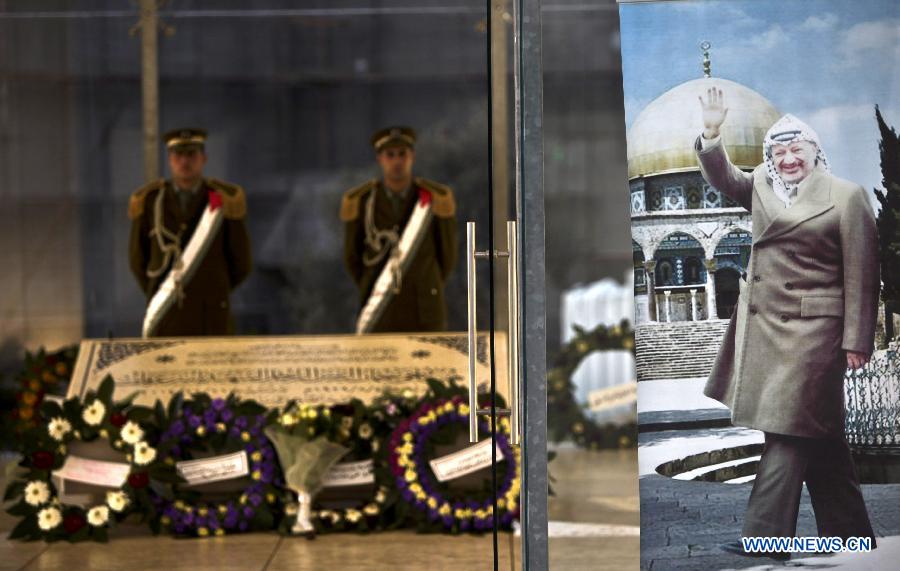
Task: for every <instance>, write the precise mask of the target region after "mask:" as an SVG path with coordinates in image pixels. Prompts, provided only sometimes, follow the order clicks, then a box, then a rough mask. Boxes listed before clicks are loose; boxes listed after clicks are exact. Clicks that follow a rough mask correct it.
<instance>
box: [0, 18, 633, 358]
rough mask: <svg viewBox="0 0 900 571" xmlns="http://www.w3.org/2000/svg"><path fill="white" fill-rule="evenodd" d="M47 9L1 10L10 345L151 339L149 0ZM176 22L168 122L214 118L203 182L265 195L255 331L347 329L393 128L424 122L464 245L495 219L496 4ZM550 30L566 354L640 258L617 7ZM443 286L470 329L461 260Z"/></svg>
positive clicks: (253, 208) (428, 163)
mask: <svg viewBox="0 0 900 571" xmlns="http://www.w3.org/2000/svg"><path fill="white" fill-rule="evenodd" d="M410 5H415V9H408V8H407V9H405V10H400V11H398V10H396V8H398V7H408V6H410ZM238 6H239V10H240V12H238ZM37 9H38V8H37V7H36V6H35V4H34V3H33V2H25V1H21V0H20V1H12V0H6V1H3V0H0V168H2V171H0V193H2V197H3V201H4V203H5V205H6V208H5V209H4V210H3V211H2V213H0V217H2V220H0V228H2V230H0V240H2V242H0V246H2V248H0V250H2V256H3V257H2V261H3V262H4V268H5V271H4V273H3V275H0V293H2V294H3V295H2V297H0V333H2V336H3V338H4V342H5V343H6V347H7V349H6V351H7V353H8V354H12V353H14V352H15V351H16V348H18V347H21V346H26V347H35V346H38V345H49V346H55V345H59V344H63V343H66V342H74V341H76V340H77V339H79V338H81V337H97V336H107V335H113V336H132V335H136V334H138V332H139V327H140V325H139V324H140V319H141V315H142V310H143V299H142V295H141V293H140V291H139V290H138V288H137V286H136V285H135V282H134V280H133V278H132V276H131V275H130V273H129V271H128V266H127V238H128V231H129V222H128V219H127V217H126V214H125V213H126V209H127V200H128V196H129V194H130V193H131V192H132V191H133V190H134V189H135V188H136V187H138V186H139V185H140V184H141V183H142V181H143V172H142V162H141V156H142V155H141V99H140V40H139V37H138V36H132V35H130V34H129V30H130V29H131V28H132V26H133V25H134V24H135V23H136V21H137V11H136V8H135V5H134V4H133V3H131V2H128V1H125V0H105V1H100V0H96V1H82V2H62V1H59V2H42V3H40V6H39V9H40V11H41V13H39V14H37V13H34V11H35V10H37ZM284 9H291V10H292V12H289V13H287V14H288V15H285V14H286V13H285V12H279V10H284ZM161 18H162V21H163V22H164V24H165V25H167V26H170V27H171V28H173V29H174V35H172V36H166V35H162V36H161V37H160V42H159V45H160V55H159V65H160V109H161V116H160V127H161V129H162V130H165V129H168V128H171V127H175V126H182V125H198V126H204V127H207V128H208V129H209V130H210V132H211V137H210V141H209V144H208V153H209V157H210V163H209V167H208V174H210V175H212V176H217V177H220V178H224V179H226V180H230V181H234V182H237V183H239V184H242V185H243V186H244V187H245V188H246V189H247V192H248V199H249V213H250V214H249V216H250V217H249V222H250V231H251V235H252V238H253V247H254V255H255V260H256V268H255V271H254V274H253V276H252V277H251V278H250V280H249V281H248V282H247V283H246V284H244V285H243V286H241V288H239V290H238V291H237V292H236V295H235V299H234V307H235V310H236V313H237V317H238V326H239V330H240V331H241V332H242V333H248V334H281V333H320V332H321V333H324V332H348V331H350V330H351V329H352V324H353V321H354V316H355V311H356V294H355V291H354V287H353V284H352V282H351V281H350V279H349V278H348V277H347V275H346V273H345V272H344V270H343V267H342V264H341V259H340V251H341V226H340V224H339V221H338V219H337V209H338V205H339V201H340V195H341V193H342V192H343V190H345V189H346V188H349V187H350V186H353V185H355V184H358V183H359V182H361V181H363V180H365V179H367V178H370V177H372V176H374V175H375V170H374V163H373V157H372V154H371V151H370V149H369V147H368V138H369V135H370V134H371V132H372V131H374V130H375V129H376V128H378V127H381V126H383V125H386V124H391V123H397V122H400V123H408V124H411V125H414V126H416V127H417V128H418V129H419V131H420V145H419V149H418V157H419V161H418V164H417V167H418V168H417V170H418V172H419V174H421V175H423V176H427V177H429V178H434V179H436V180H439V181H441V182H444V183H446V184H449V185H451V186H453V187H454V189H455V191H456V193H457V197H458V202H459V204H460V213H459V220H460V231H461V233H462V230H463V228H462V224H463V223H464V222H465V221H466V220H470V219H474V220H476V221H478V222H479V226H482V227H483V226H484V225H485V224H486V222H487V208H488V207H487V200H486V192H487V190H486V189H487V188H488V175H487V149H488V147H487V95H488V78H487V67H486V62H485V50H486V34H485V32H484V28H485V25H484V20H485V12H484V3H483V2H478V1H475V2H473V1H471V0H419V1H417V2H415V3H409V2H398V1H380V2H375V1H369V2H366V1H361V0H353V1H342V2H336V1H333V0H329V1H320V2H312V1H306V2H302V3H298V2H286V1H285V2H273V1H267V2H263V1H258V0H257V1H246V2H242V3H240V4H239V5H238V4H235V3H231V2H210V1H206V2H201V1H194V2H190V1H185V0H172V1H171V2H169V3H168V4H167V5H166V6H165V7H164V10H163V12H162V13H161ZM543 34H544V70H545V85H544V90H545V94H544V96H545V109H544V114H545V115H544V126H545V127H544V144H545V152H546V163H545V169H546V171H545V188H546V208H547V281H548V292H547V294H548V308H549V315H548V333H549V340H548V342H549V344H550V348H551V350H553V349H554V348H555V346H556V343H558V339H559V317H558V313H559V296H560V293H561V292H562V291H563V290H564V289H566V288H569V287H572V286H573V285H576V284H578V283H586V282H591V281H595V280H598V279H601V278H603V277H607V276H613V277H616V278H618V279H621V277H622V275H623V273H624V272H625V271H626V270H628V269H629V268H630V265H631V262H630V254H629V251H630V248H629V244H630V242H629V218H628V193H627V187H626V180H625V147H624V140H625V137H624V135H625V133H624V119H623V117H624V114H623V105H622V87H621V85H622V84H621V70H620V61H619V53H618V16H617V12H616V10H615V3H614V2H613V0H605V1H603V2H597V3H591V4H586V5H585V4H581V3H576V2H563V1H561V0H553V1H548V2H546V3H545V11H544V30H543ZM162 164H163V165H164V164H165V163H164V162H163V163H162ZM463 241H464V240H463ZM480 271H482V272H486V268H482V269H481V270H480ZM480 278H482V279H486V274H485V275H483V276H480ZM482 283H486V282H485V281H482ZM448 290H449V291H448V294H449V295H448V298H449V303H450V305H451V308H453V307H457V308H460V309H459V310H458V311H452V310H451V315H452V316H453V317H452V319H451V328H453V329H457V330H461V329H463V328H464V327H465V322H464V315H465V314H464V312H463V311H462V309H461V308H463V307H464V306H465V276H464V266H462V265H460V266H459V267H458V268H457V271H456V273H455V275H454V276H453V277H452V279H451V282H450V284H449V285H448ZM481 303H482V304H484V303H485V300H482V301H481ZM482 309H485V310H482V311H480V314H481V315H482V316H486V314H487V312H486V308H482Z"/></svg>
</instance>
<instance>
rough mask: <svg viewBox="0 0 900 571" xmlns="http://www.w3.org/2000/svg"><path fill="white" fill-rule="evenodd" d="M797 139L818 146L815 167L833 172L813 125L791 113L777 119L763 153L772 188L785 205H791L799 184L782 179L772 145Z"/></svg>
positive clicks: (788, 143)
mask: <svg viewBox="0 0 900 571" xmlns="http://www.w3.org/2000/svg"><path fill="white" fill-rule="evenodd" d="M796 141H809V142H810V143H812V144H814V145H815V146H816V166H815V168H821V169H825V171H826V172H831V166H830V165H829V164H828V158H827V157H826V156H825V151H823V150H822V144H821V143H820V142H819V135H817V134H816V132H815V131H813V129H812V127H810V126H809V125H807V124H806V123H804V122H803V121H801V120H800V119H797V118H796V117H794V116H793V115H791V114H790V113H789V114H787V115H785V116H784V117H782V118H781V119H779V120H778V121H776V122H775V124H774V125H772V128H771V129H769V132H768V133H766V138H765V139H764V140H763V154H764V155H765V161H766V172H767V173H768V175H769V178H770V179H771V180H772V189H773V190H774V191H775V196H777V197H778V198H779V199H780V200H781V201H782V202H784V205H785V207H789V206H790V205H791V201H792V197H793V196H794V195H795V194H796V192H797V187H798V186H799V185H797V184H790V185H789V184H786V183H785V182H784V181H783V180H781V176H780V175H779V174H778V171H777V170H775V161H774V160H772V147H773V146H774V145H790V144H791V143H794V142H796Z"/></svg>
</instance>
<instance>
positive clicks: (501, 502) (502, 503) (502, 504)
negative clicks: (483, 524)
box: [497, 498, 506, 510]
mask: <svg viewBox="0 0 900 571" xmlns="http://www.w3.org/2000/svg"><path fill="white" fill-rule="evenodd" d="M497 507H498V508H500V509H501V510H502V509H503V508H505V507H506V500H504V499H502V498H501V499H499V500H497Z"/></svg>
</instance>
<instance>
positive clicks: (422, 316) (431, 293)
mask: <svg viewBox="0 0 900 571" xmlns="http://www.w3.org/2000/svg"><path fill="white" fill-rule="evenodd" d="M391 192H393V191H391V190H387V189H385V187H384V185H383V184H382V183H381V182H380V181H375V180H373V181H369V182H367V183H365V184H364V185H362V186H359V187H357V188H354V189H351V190H349V191H347V192H346V193H345V194H344V198H343V201H342V204H341V220H342V221H343V222H344V262H345V264H346V266H347V269H348V271H349V272H350V275H351V276H352V277H353V280H354V281H355V282H356V285H357V286H358V288H359V293H360V301H361V304H360V305H361V307H362V306H364V305H365V303H366V300H367V299H368V298H369V294H370V293H371V292H372V288H373V287H374V285H375V281H376V280H377V279H378V276H379V275H380V274H381V271H382V269H383V268H384V266H385V264H386V263H387V259H388V258H389V257H390V256H389V255H384V256H383V257H382V259H381V260H380V261H379V262H378V263H376V264H374V265H368V264H367V263H366V262H365V259H366V258H373V257H377V255H378V254H379V252H377V251H375V250H374V248H373V247H372V245H371V244H370V243H367V240H366V230H367V229H366V220H365V219H366V216H365V210H366V204H367V201H368V200H369V199H370V197H371V196H372V194H373V193H374V207H373V213H374V216H373V221H374V225H375V227H376V228H377V229H379V230H384V229H388V230H390V229H396V231H397V233H398V234H400V235H402V233H403V229H404V227H405V226H406V223H407V221H408V220H409V218H410V216H411V215H412V212H413V209H414V208H415V206H416V202H417V201H418V200H420V196H421V193H423V192H425V193H428V194H429V195H430V199H431V205H432V213H433V215H434V216H433V218H432V219H431V221H430V222H429V225H430V227H429V228H427V229H426V231H425V236H424V238H423V239H422V242H421V245H420V246H419V249H418V251H417V252H416V253H415V256H414V257H413V259H412V262H411V263H410V265H409V268H408V269H407V271H406V272H405V273H404V275H403V276H402V280H401V282H400V291H399V292H398V293H396V294H395V295H394V296H393V298H392V299H391V301H390V302H389V304H388V306H387V308H386V309H385V311H384V313H383V314H382V316H381V318H380V319H379V320H378V322H377V323H375V325H374V327H373V328H372V332H373V333H377V332H417V331H445V330H446V329H447V303H446V300H445V299H444V285H445V284H446V282H447V278H448V277H449V275H450V272H451V270H452V269H453V266H454V265H455V264H456V258H457V228H456V202H455V200H454V198H453V192H452V191H451V190H450V188H448V187H446V186H444V185H441V184H438V183H436V182H432V181H429V180H426V179H422V178H416V179H414V181H413V185H412V187H411V188H410V190H409V191H408V192H407V193H406V194H405V195H404V196H403V197H402V201H397V200H396V196H395V197H393V198H392V196H391V195H390V194H388V193H391ZM398 202H399V203H398ZM370 230H371V229H370Z"/></svg>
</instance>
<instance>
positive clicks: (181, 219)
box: [128, 178, 252, 337]
mask: <svg viewBox="0 0 900 571" xmlns="http://www.w3.org/2000/svg"><path fill="white" fill-rule="evenodd" d="M210 191H216V193H217V194H218V195H219V196H220V197H221V199H222V206H221V208H222V215H223V221H222V226H221V228H220V229H219V231H218V233H217V235H216V237H215V238H214V239H213V241H212V243H211V245H210V248H209V250H208V252H207V253H206V255H205V256H204V258H203V260H201V261H200V262H198V263H199V266H198V267H197V271H196V272H195V273H194V275H193V277H192V278H191V280H190V281H189V282H188V283H187V284H185V285H184V289H183V293H184V295H183V297H182V299H181V302H180V303H179V302H176V303H175V304H174V305H173V306H172V308H171V309H169V311H168V312H167V313H166V315H165V316H164V317H163V318H162V320H161V321H160V324H159V326H158V327H157V328H156V330H155V331H154V333H153V336H155V337H180V336H189V335H228V334H232V333H233V332H234V323H233V318H232V315H231V310H230V303H229V299H228V297H229V293H230V292H231V290H233V289H234V288H235V287H237V285H238V284H240V283H241V282H242V281H243V280H244V279H245V278H246V277H247V276H248V275H249V274H250V269H251V266H252V262H251V253H250V237H249V234H248V233H247V226H246V224H245V218H246V213H247V203H246V197H245V195H244V190H243V189H242V188H241V187H239V186H236V185H232V184H229V183H226V182H223V181H220V180H217V179H213V178H204V179H203V181H202V183H201V187H200V189H198V190H197V191H194V192H191V194H190V196H189V198H188V197H185V198H188V199H187V200H181V199H179V195H178V194H177V193H180V192H184V191H176V190H175V187H174V185H173V184H172V182H171V181H166V180H162V179H160V180H158V181H154V182H151V183H149V184H147V185H145V186H143V187H141V188H140V189H138V190H137V191H136V192H135V193H134V194H133V195H132V196H131V202H130V204H129V208H128V216H129V218H130V219H131V238H130V241H129V247H128V257H129V260H130V265H131V271H132V272H133V273H134V276H135V277H136V278H137V281H138V284H139V285H140V286H141V289H142V290H143V291H144V293H145V294H146V296H147V299H148V302H149V300H150V299H151V298H152V297H153V294H154V293H156V290H157V288H159V286H160V284H161V283H162V281H163V280H164V279H165V276H166V275H167V274H168V271H169V269H170V267H166V268H165V271H164V272H162V273H161V274H160V275H159V276H157V277H150V276H149V275H148V269H150V270H156V269H157V268H160V266H161V265H162V264H163V263H164V259H165V254H164V252H163V251H162V249H161V248H160V245H159V242H158V240H157V238H156V236H155V235H153V234H152V232H151V231H152V230H153V228H154V210H155V205H156V201H157V197H158V196H159V193H160V192H164V195H163V207H162V224H163V226H165V228H166V229H168V230H169V231H170V232H172V233H174V234H176V235H177V236H178V237H179V245H180V248H181V250H182V251H183V250H184V248H185V247H186V246H187V244H188V241H189V240H190V238H191V236H192V235H193V232H194V229H195V228H196V227H197V224H198V223H199V221H200V217H201V216H202V215H203V211H204V210H205V209H206V207H207V205H208V204H209V192H210ZM182 196H183V195H182ZM170 265H171V262H170Z"/></svg>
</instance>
